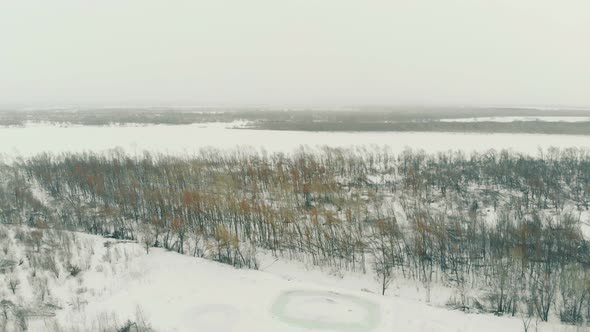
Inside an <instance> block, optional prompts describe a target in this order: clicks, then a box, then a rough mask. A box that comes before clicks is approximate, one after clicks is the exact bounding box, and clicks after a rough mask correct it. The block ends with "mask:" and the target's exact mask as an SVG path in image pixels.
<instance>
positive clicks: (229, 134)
mask: <svg viewBox="0 0 590 332" xmlns="http://www.w3.org/2000/svg"><path fill="white" fill-rule="evenodd" d="M236 126H238V127H240V126H243V123H213V124H192V125H147V126H65V127H63V126H53V125H34V126H25V127H1V128H0V155H2V154H4V155H5V156H6V157H7V158H10V157H14V156H23V157H27V156H31V155H35V154H38V153H41V152H54V153H60V152H82V151H94V152H103V151H107V150H110V149H114V148H117V147H119V148H122V149H124V150H125V151H126V152H128V153H141V152H143V151H144V150H147V151H150V152H162V153H171V154H184V155H186V154H191V153H195V152H197V151H199V150H200V149H202V148H206V147H214V148H220V149H232V150H233V149H236V148H237V147H241V148H242V149H243V148H244V147H249V148H251V149H255V150H259V149H265V150H267V151H271V152H278V151H280V152H292V151H293V150H294V149H297V148H299V147H300V146H308V147H316V146H331V147H359V146H386V147H388V148H389V149H390V150H391V151H392V152H394V153H395V152H401V151H403V150H404V149H406V148H408V147H411V148H412V149H423V150H425V151H426V152H438V151H448V150H463V151H466V152H471V151H487V150H489V149H512V150H514V151H516V152H521V153H527V154H537V152H538V150H539V148H543V149H546V148H548V147H551V146H553V147H559V148H569V147H588V146H590V136H574V135H542V134H463V133H422V132H415V133H399V132H303V131H272V130H251V129H232V128H234V127H236Z"/></svg>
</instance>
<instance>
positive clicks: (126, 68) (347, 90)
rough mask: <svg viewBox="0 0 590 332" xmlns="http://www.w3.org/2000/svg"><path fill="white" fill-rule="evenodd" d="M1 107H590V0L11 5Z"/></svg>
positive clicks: (0, 39) (3, 15) (0, 71)
mask: <svg viewBox="0 0 590 332" xmlns="http://www.w3.org/2000/svg"><path fill="white" fill-rule="evenodd" d="M0 104H26V105H46V106H49V105H59V104H69V105H71V104H96V105H128V104H129V105H130V104H135V105H138V104H141V105H150V104H154V105H212V104H214V105H245V106H246V105H249V106H252V105H264V106H279V105H282V106H287V105H298V106H302V105H306V106H320V105H343V106H344V105H358V104H389V105H400V104H421V105H437V104H444V105H457V104H460V105H503V106H508V105H520V106H524V105H535V106H579V107H587V106H590V1H588V0H430V1H427V0H384V1H377V0H354V1H353V0H235V1H230V0H186V1H185V0H158V1H156V0H96V1H83V0H51V1H48V0H38V1H29V0H0Z"/></svg>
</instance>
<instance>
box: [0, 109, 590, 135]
mask: <svg viewBox="0 0 590 332" xmlns="http://www.w3.org/2000/svg"><path fill="white" fill-rule="evenodd" d="M491 116H495V117H499V116H590V112H588V111H576V110H559V111H539V110H534V109H509V108H432V109H430V108H416V107H414V108H411V107H409V108H393V109H387V108H383V109H380V108H359V109H357V110H267V109H192V110H191V109H174V108H147V109H141V108H139V109H129V108H120V109H117V108H109V109H81V110H53V111H11V110H5V111H0V126H23V125H25V124H27V123H29V122H46V123H52V124H73V125H94V126H107V125H125V124H168V125H179V124H191V123H205V122H232V121H237V120H244V121H248V122H249V123H250V126H249V128H250V129H273V130H298V131H398V132H407V131H422V132H484V133H492V132H499V133H546V134H571V135H588V134H590V122H578V123H567V122H541V121H536V122H524V121H521V122H513V123H498V122H440V121H439V120H441V119H453V118H468V117H491Z"/></svg>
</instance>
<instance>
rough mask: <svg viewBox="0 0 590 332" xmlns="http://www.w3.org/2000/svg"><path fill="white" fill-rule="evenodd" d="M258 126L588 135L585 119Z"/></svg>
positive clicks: (270, 124) (267, 125)
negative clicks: (583, 120)
mask: <svg viewBox="0 0 590 332" xmlns="http://www.w3.org/2000/svg"><path fill="white" fill-rule="evenodd" d="M255 128H258V129H268V130H296V131H382V132H384V131H392V132H460V133H468V132H469V133H512V134H515V133H527V134H560V135H590V121H589V122H544V121H514V122H440V121H421V122H345V121H340V122H309V121H267V122H261V123H258V124H256V125H255Z"/></svg>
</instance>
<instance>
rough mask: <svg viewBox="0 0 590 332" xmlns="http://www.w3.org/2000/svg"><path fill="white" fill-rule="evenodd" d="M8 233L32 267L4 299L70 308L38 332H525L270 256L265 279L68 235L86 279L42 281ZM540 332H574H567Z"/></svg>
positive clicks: (14, 251)
mask: <svg viewBox="0 0 590 332" xmlns="http://www.w3.org/2000/svg"><path fill="white" fill-rule="evenodd" d="M21 230H25V231H26V229H25V228H23V229H21ZM2 231H3V232H4V234H7V233H8V237H9V238H11V240H8V241H7V242H5V243H9V242H10V243H11V246H10V249H8V252H9V255H11V256H13V257H15V258H16V257H18V258H22V263H20V264H19V265H17V266H15V267H14V269H13V271H12V272H11V275H12V276H17V277H18V279H19V280H21V284H20V285H19V287H18V288H17V290H16V292H15V293H14V294H13V293H11V292H10V291H9V290H8V289H7V287H6V285H4V284H3V283H4V280H1V281H0V283H2V285H1V286H2V287H1V289H0V295H1V296H2V297H3V298H5V299H8V300H10V301H12V302H14V303H16V304H17V305H20V306H22V307H23V308H30V307H31V305H30V304H31V303H33V302H34V299H35V298H36V297H35V296H36V294H37V293H36V292H38V290H36V288H35V287H34V285H33V284H32V281H33V280H37V278H48V279H49V282H48V288H49V291H48V292H47V295H45V298H44V300H43V301H44V303H45V306H46V307H47V308H49V307H51V308H60V309H57V310H54V311H55V317H52V316H51V314H48V315H45V316H33V315H32V316H31V317H29V318H28V321H29V322H28V327H29V331H47V330H57V329H56V326H58V327H59V330H60V331H98V330H100V329H101V328H103V327H104V326H107V325H108V323H109V322H125V321H126V320H127V319H131V320H136V319H137V317H142V318H143V319H145V320H146V321H147V323H146V324H149V325H151V327H152V328H153V329H154V330H156V331H211V332H224V331H233V332H239V331H244V332H250V331H260V332H265V331H269V332H270V331H273V332H274V331H286V332H289V331H293V332H295V331H334V332H335V331H346V332H348V331H376V332H379V331H384V332H385V331H388V332H390V331H407V332H413V331H442V332H444V331H449V332H451V331H452V332H458V331H521V330H522V321H521V320H520V319H519V318H510V317H495V316H493V315H488V314H465V313H463V312H459V311H452V310H448V309H445V308H441V307H438V304H436V303H433V304H432V305H427V304H425V303H423V302H421V301H420V300H417V299H414V298H411V297H406V296H404V295H403V293H402V294H401V295H400V294H396V293H395V292H394V293H393V294H392V295H393V296H392V295H389V296H385V297H383V296H380V295H376V294H374V293H373V292H372V291H371V290H377V289H378V286H377V285H376V283H375V281H373V279H372V278H371V277H370V275H362V274H351V275H339V276H335V275H330V274H328V273H326V272H323V271H320V270H317V269H315V270H311V271H305V270H306V268H307V267H305V266H303V265H302V263H298V262H289V261H287V260H281V261H274V259H273V258H272V257H271V256H270V255H261V257H260V259H261V260H262V264H261V266H262V267H263V270H262V271H254V270H239V269H235V268H233V267H231V266H228V265H223V264H219V263H216V262H212V261H208V260H205V259H200V258H193V257H189V256H183V255H180V254H177V253H173V252H167V251H164V250H162V249H152V250H151V251H150V253H149V254H146V253H145V251H143V250H142V248H141V247H140V246H139V245H138V244H136V243H129V242H124V243H121V242H113V241H112V240H109V239H104V238H101V237H98V236H92V235H87V234H81V233H68V232H65V233H67V235H65V236H66V237H68V236H69V240H67V241H69V242H66V243H70V245H71V246H73V248H76V250H75V251H73V252H72V253H73V256H72V257H69V258H68V260H70V262H74V263H76V264H80V265H79V266H81V267H82V271H81V272H80V273H78V274H77V275H71V274H68V273H67V272H65V271H61V273H59V274H58V276H56V275H53V274H50V273H48V272H47V271H42V270H37V271H36V272H35V274H34V275H33V271H34V270H33V268H32V267H31V265H32V264H31V262H29V258H28V257H31V255H32V252H31V251H30V250H32V249H30V248H29V249H25V246H23V244H22V243H21V242H19V241H20V240H16V238H17V237H18V236H16V235H14V234H17V233H18V232H19V231H18V228H13V227H5V228H3V229H2ZM27 250H29V252H28V254H27ZM41 252H42V251H41ZM58 257H61V256H59V255H58ZM62 259H63V258H58V262H62ZM273 262H274V263H273ZM61 265H62V264H60V263H58V266H61ZM3 279H4V278H3ZM400 282H403V281H400ZM402 288H403V289H407V287H402ZM50 305H51V306H50ZM29 312H30V310H29ZM138 313H139V314H138ZM425 317H428V318H427V319H425ZM538 327H539V331H564V330H568V327H566V326H564V325H558V324H554V325H552V324H544V323H539V326H538ZM574 330H575V329H574V328H573V327H572V328H571V331H574Z"/></svg>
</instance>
